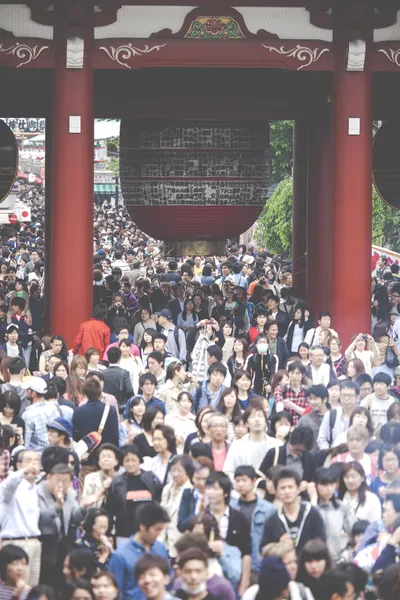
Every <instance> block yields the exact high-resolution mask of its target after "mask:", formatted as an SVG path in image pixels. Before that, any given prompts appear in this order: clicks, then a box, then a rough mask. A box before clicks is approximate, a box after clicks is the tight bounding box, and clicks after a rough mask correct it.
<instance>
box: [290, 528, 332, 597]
mask: <svg viewBox="0 0 400 600" xmlns="http://www.w3.org/2000/svg"><path fill="white" fill-rule="evenodd" d="M331 568H332V559H331V555H330V553H329V549H328V546H327V545H326V543H325V542H323V541H322V540H318V539H315V540H310V541H309V542H307V543H306V544H305V545H304V548H303V549H302V551H301V553H300V558H299V570H298V573H297V581H300V582H301V583H303V584H304V585H305V586H307V587H308V588H309V589H310V590H311V593H312V594H313V596H314V597H315V598H318V585H319V580H320V578H321V576H322V575H323V574H324V573H325V572H326V571H329V570H330V569H331Z"/></svg>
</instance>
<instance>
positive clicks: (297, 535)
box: [260, 467, 326, 552]
mask: <svg viewBox="0 0 400 600" xmlns="http://www.w3.org/2000/svg"><path fill="white" fill-rule="evenodd" d="M273 482H274V486H275V490H276V495H277V498H278V499H279V500H280V501H281V503H282V508H281V509H279V510H278V511H277V513H275V514H273V515H272V516H271V517H270V518H269V519H268V520H267V521H266V522H265V525H264V533H263V537H262V540H261V544H260V549H262V548H263V547H264V546H265V545H266V544H269V543H271V542H278V541H279V540H280V539H281V538H282V536H284V535H285V534H287V536H286V537H289V538H290V539H291V540H292V541H293V545H294V547H295V548H296V551H297V552H299V551H300V550H301V549H302V548H303V547H304V546H305V544H306V543H307V542H308V541H309V540H312V539H316V538H320V539H322V540H324V541H326V531H325V526H324V522H323V520H322V517H321V515H320V514H319V512H318V510H317V509H316V508H315V507H313V506H311V504H310V503H309V502H304V501H302V500H300V483H301V478H300V476H299V474H298V473H297V471H295V470H294V469H291V468H288V467H283V468H282V469H280V470H279V471H278V472H277V473H276V474H275V476H274V479H273Z"/></svg>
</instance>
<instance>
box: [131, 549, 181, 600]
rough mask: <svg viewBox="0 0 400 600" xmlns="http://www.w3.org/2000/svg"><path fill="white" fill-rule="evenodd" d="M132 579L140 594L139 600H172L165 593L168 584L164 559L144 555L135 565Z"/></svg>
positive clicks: (167, 566) (167, 571) (168, 573)
mask: <svg viewBox="0 0 400 600" xmlns="http://www.w3.org/2000/svg"><path fill="white" fill-rule="evenodd" d="M134 577H135V580H136V581H137V585H138V587H139V590H140V592H141V595H140V596H139V595H138V598H140V600H142V599H143V600H172V598H173V596H171V594H169V593H168V592H167V587H168V585H169V582H170V579H171V577H170V568H169V563H168V561H167V560H165V558H163V557H161V556H157V555H152V554H146V555H145V556H142V557H141V558H139V560H138V561H137V563H136V565H135V570H134Z"/></svg>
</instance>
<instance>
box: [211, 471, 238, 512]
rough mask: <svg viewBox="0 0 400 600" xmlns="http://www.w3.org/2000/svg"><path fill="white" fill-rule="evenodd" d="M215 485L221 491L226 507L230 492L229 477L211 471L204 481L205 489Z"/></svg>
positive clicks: (219, 472)
mask: <svg viewBox="0 0 400 600" xmlns="http://www.w3.org/2000/svg"><path fill="white" fill-rule="evenodd" d="M216 483H218V485H219V486H220V487H221V488H222V489H223V492H224V499H225V504H226V505H228V504H229V500H230V497H231V492H232V483H231V480H230V479H229V475H227V474H226V473H223V472H222V471H213V472H212V473H210V475H209V477H208V479H207V481H206V487H211V486H213V485H215V484H216Z"/></svg>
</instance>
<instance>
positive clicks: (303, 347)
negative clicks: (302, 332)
mask: <svg viewBox="0 0 400 600" xmlns="http://www.w3.org/2000/svg"><path fill="white" fill-rule="evenodd" d="M297 354H298V357H299V358H300V360H301V362H302V364H303V365H304V366H305V367H307V366H308V365H309V364H310V358H309V354H310V346H309V345H308V344H307V342H302V343H301V344H299V349H298V351H297Z"/></svg>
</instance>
